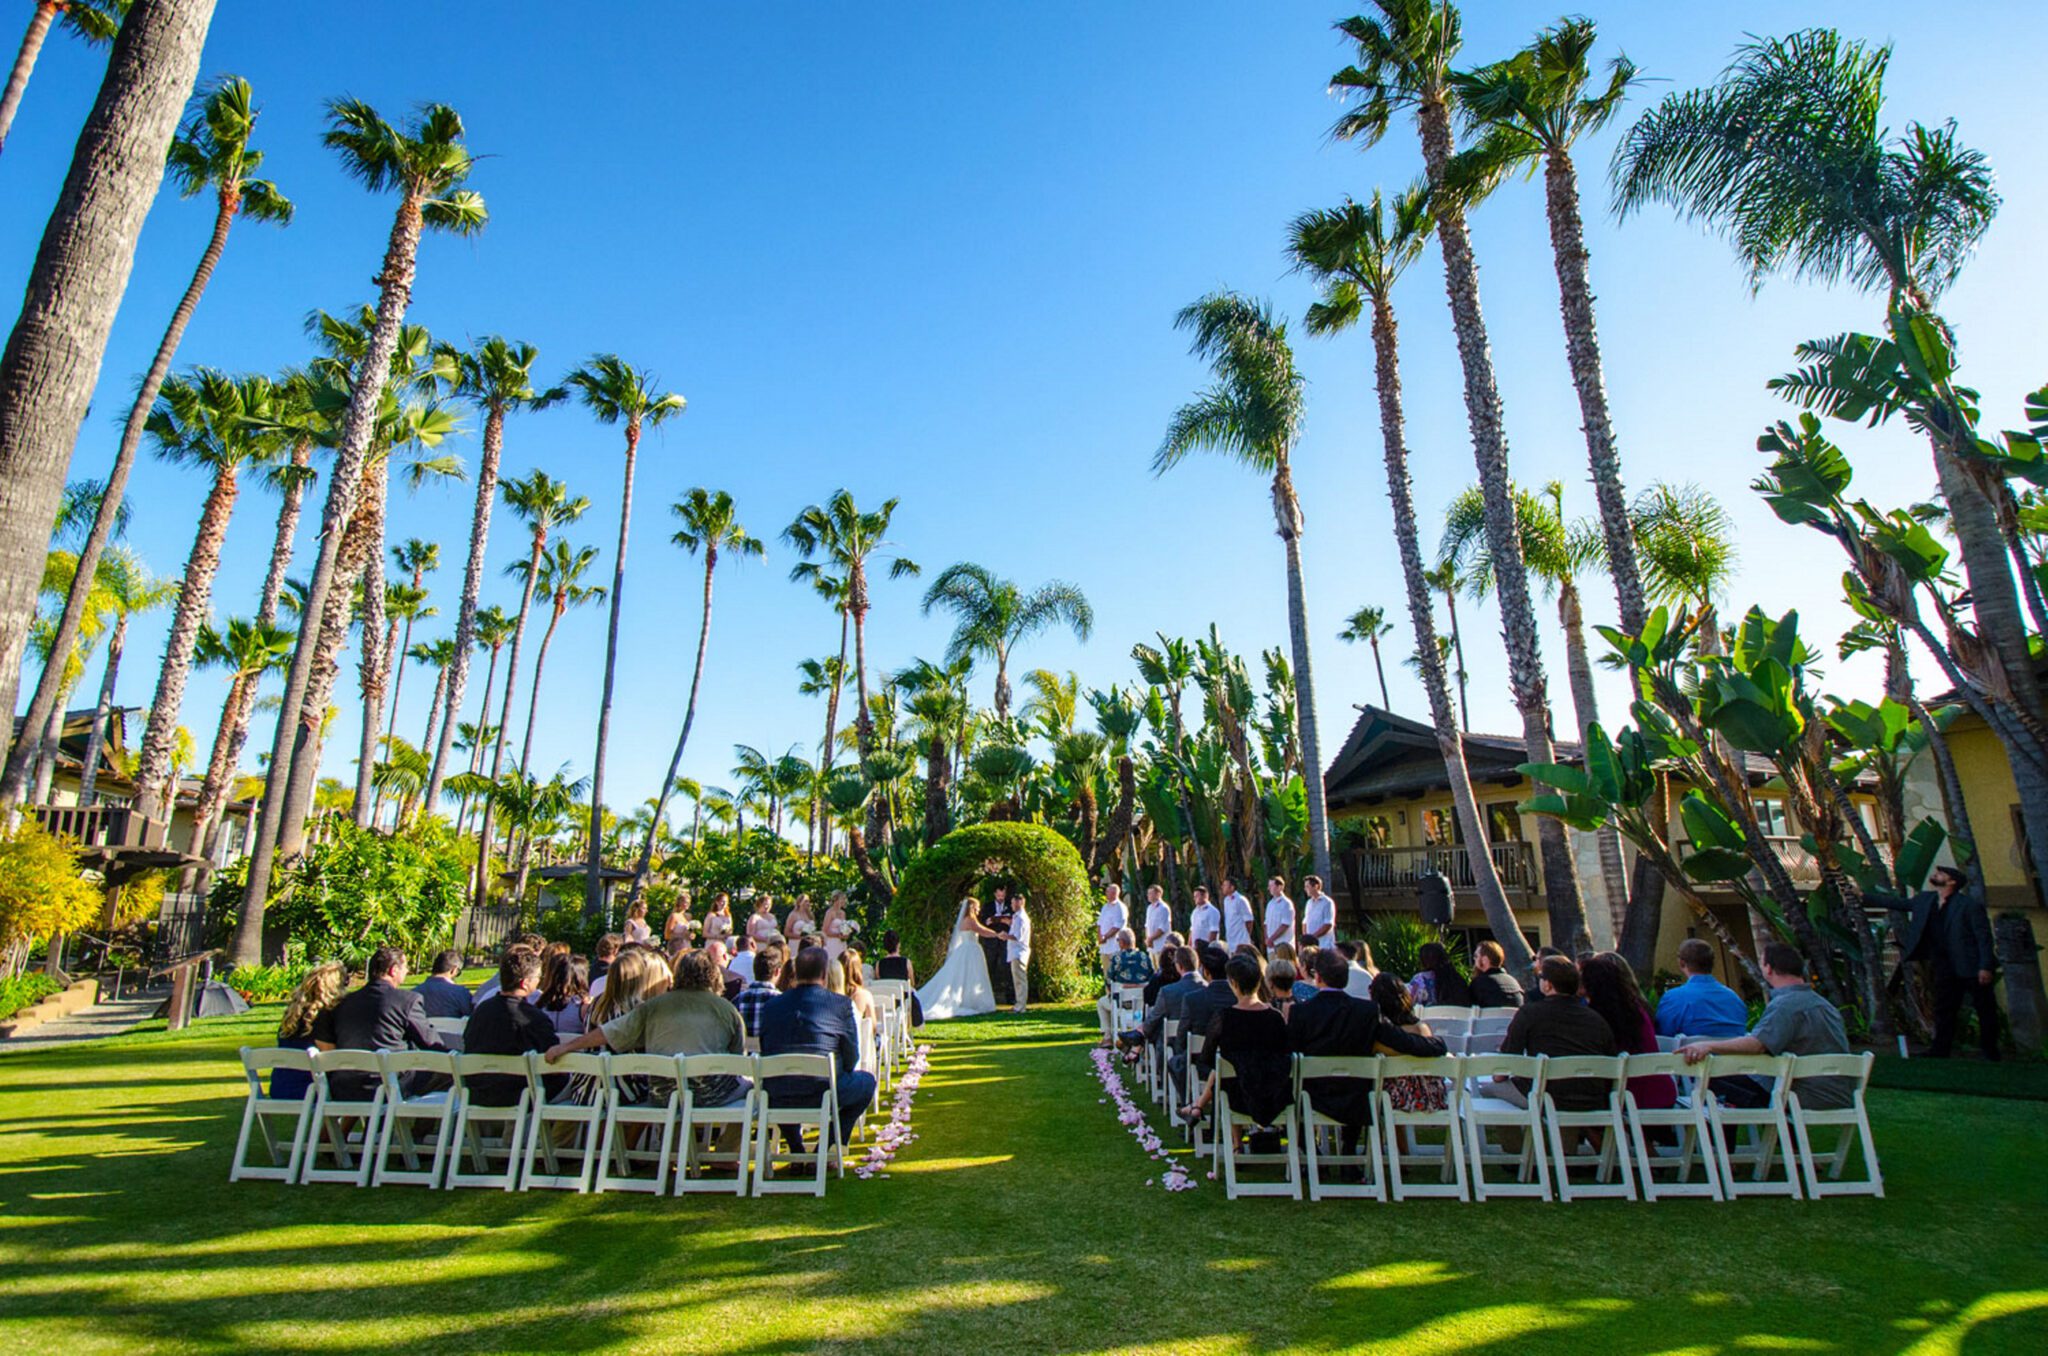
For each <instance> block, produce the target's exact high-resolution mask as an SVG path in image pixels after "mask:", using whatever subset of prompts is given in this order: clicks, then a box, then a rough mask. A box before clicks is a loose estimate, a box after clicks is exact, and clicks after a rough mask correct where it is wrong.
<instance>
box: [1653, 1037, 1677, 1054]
mask: <svg viewBox="0 0 2048 1356" xmlns="http://www.w3.org/2000/svg"><path fill="white" fill-rule="evenodd" d="M1682 1043H1683V1041H1682V1038H1680V1037H1678V1036H1659V1037H1657V1052H1658V1053H1659V1054H1664V1055H1668V1054H1670V1053H1671V1052H1672V1051H1674V1050H1676V1049H1677V1048H1678V1047H1679V1046H1680V1045H1681V1044H1682Z"/></svg>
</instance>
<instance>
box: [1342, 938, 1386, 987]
mask: <svg viewBox="0 0 2048 1356" xmlns="http://www.w3.org/2000/svg"><path fill="white" fill-rule="evenodd" d="M1337 954H1338V955H1340V956H1342V957H1343V958H1344V961H1345V964H1347V965H1349V966H1350V967H1351V969H1350V972H1349V973H1348V974H1346V975H1345V977H1344V992H1345V993H1348V994H1350V995H1351V996H1352V997H1353V998H1370V997H1372V981H1373V977H1374V976H1376V975H1377V974H1379V967H1378V966H1376V965H1374V964H1373V963H1372V948H1371V947H1370V946H1368V945H1366V944H1365V943H1364V942H1339V943H1337Z"/></svg>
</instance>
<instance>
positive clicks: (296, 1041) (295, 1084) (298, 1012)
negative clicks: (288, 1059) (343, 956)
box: [270, 961, 348, 1097]
mask: <svg viewBox="0 0 2048 1356" xmlns="http://www.w3.org/2000/svg"><path fill="white" fill-rule="evenodd" d="M347 987H348V970H347V969H346V968H344V967H343V965H342V963H341V962H340V961H329V962H327V963H326V964H325V965H316V966H314V967H313V968H312V969H311V970H308V971H307V972H306V977H305V978H304V979H302V980H300V981H299V987H297V988H296V989H293V990H292V996H291V998H290V1000H289V1001H287V1002H286V1003H285V1005H284V1020H283V1021H281V1022H279V1023H278V1024H277V1043H278V1045H279V1047H280V1048H282V1049H286V1050H310V1049H312V1048H313V1023H314V1021H315V1020H316V1019H317V1018H318V1017H319V1016H320V1014H321V1013H323V1012H325V1011H327V1009H329V1008H331V1007H333V1006H334V1005H335V1004H336V1003H339V1002H340V1001H341V995H342V991H343V990H344V989H346V988H347ZM312 1081H313V1080H312V1076H311V1075H310V1074H308V1073H306V1072H305V1071H303V1070H300V1069H272V1070H271V1071H270V1095H271V1096H272V1097H304V1096H305V1095H306V1089H307V1088H308V1087H310V1086H311V1085H312Z"/></svg>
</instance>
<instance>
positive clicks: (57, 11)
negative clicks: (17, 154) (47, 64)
mask: <svg viewBox="0 0 2048 1356" xmlns="http://www.w3.org/2000/svg"><path fill="white" fill-rule="evenodd" d="M127 12H128V0H36V9H35V13H34V14H31V15H30V16H29V20H28V32H26V33H24V34H22V36H21V48H20V50H19V51H17V52H16V53H15V54H14V69H13V70H12V71H10V72H9V73H8V76H7V89H6V92H5V93H0V148H5V146H6V144H7V133H8V132H9V130H11V129H12V128H13V126H14V115H15V113H16V111H17V110H19V109H20V108H21V96H22V94H23V92H24V91H26V90H27V89H28V78H29V75H30V74H31V73H32V72H34V70H35V68H36V57H37V56H38V55H39V54H41V52H42V50H43V40H44V39H46V38H48V37H49V36H50V25H51V24H53V23H55V22H57V21H58V20H62V21H63V24H64V31H65V32H67V33H69V34H71V35H72V36H73V37H75V38H77V39H79V40H80V41H81V42H83V43H85V44H86V45H87V46H89V47H99V46H103V45H105V44H106V43H110V42H112V41H113V40H114V35H115V34H116V33H118V32H120V31H121V20H122V18H123V17H125V16H126V14H127Z"/></svg>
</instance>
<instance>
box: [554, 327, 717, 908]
mask: <svg viewBox="0 0 2048 1356" xmlns="http://www.w3.org/2000/svg"><path fill="white" fill-rule="evenodd" d="M569 384H570V385H571V386H573V387H575V388H576V393H577V395H578V396H580V397H581V398H582V401H583V406H584V408H585V409H587V410H589V411H590V412H591V413H592V414H594V415H596V416H597V419H598V422H599V423H604V424H623V425H625V430H626V479H625V485H624V488H623V489H621V490H620V492H619V553H618V555H617V556H615V557H614V558H613V560H612V596H611V620H610V622H609V623H608V624H607V625H606V627H605V637H604V689H603V693H602V695H601V696H600V697H599V698H598V706H597V756H596V757H595V758H594V759H593V760H592V761H591V766H590V841H589V843H588V845H587V846H588V851H587V852H586V853H585V857H584V861H585V867H586V873H585V876H584V880H583V887H584V889H583V911H584V913H585V914H586V915H588V916H590V917H593V918H594V917H596V916H597V913H598V911H599V910H600V909H601V908H602V907H603V906H604V879H603V877H602V876H601V875H600V874H599V873H600V870H601V868H602V867H603V866H604V835H603V833H602V832H601V823H600V820H601V816H602V815H603V812H604V755H605V746H606V745H607V744H608V743H609V742H610V739H611V730H612V684H613V681H614V679H615V678H616V676H617V673H618V665H619V604H620V601H621V600H622V599H623V597H624V595H625V592H626V539H627V537H628V535H629V533H630V532H631V530H632V526H633V468H634V463H635V461H636V460H637V458H638V456H639V452H640V433H641V430H642V429H644V428H659V427H660V426H661V425H663V424H665V423H667V422H668V421H669V420H670V419H672V418H674V417H675V416H676V415H679V414H681V413H682V412H683V409H684V407H685V406H686V405H687V403H688V402H686V401H685V400H684V399H683V398H682V397H681V396H680V395H677V394H676V393H675V392H673V391H664V390H662V389H661V382H660V380H659V379H658V378H657V377H656V376H655V375H654V374H653V373H652V372H642V371H641V370H639V369H638V368H636V367H634V366H633V365H632V364H631V363H629V362H627V361H625V359H623V358H621V357H619V356H618V355H617V354H616V353H601V354H598V355H597V356H596V357H594V358H592V359H591V360H590V361H589V362H587V363H585V364H584V365H583V366H581V367H579V368H577V369H576V370H575V371H574V372H571V373H570V374H569Z"/></svg>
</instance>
